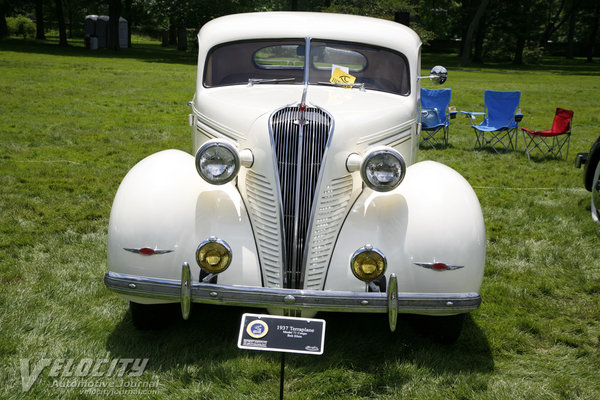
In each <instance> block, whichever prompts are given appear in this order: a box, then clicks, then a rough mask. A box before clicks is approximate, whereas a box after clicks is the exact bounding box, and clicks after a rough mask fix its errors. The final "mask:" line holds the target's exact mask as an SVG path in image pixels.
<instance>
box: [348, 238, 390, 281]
mask: <svg viewBox="0 0 600 400" xmlns="http://www.w3.org/2000/svg"><path fill="white" fill-rule="evenodd" d="M365 255H371V256H373V255H374V256H375V257H377V258H380V262H381V263H382V264H383V266H382V267H381V268H378V269H377V270H376V271H378V272H377V273H376V274H373V275H371V276H368V277H367V276H365V275H361V274H360V273H359V272H357V270H356V268H355V265H356V264H355V263H356V262H357V261H358V260H359V258H360V257H361V256H365ZM350 270H351V271H352V274H353V275H354V276H355V277H356V278H357V279H359V280H361V281H363V282H366V283H369V282H373V281H374V280H376V279H379V278H381V277H382V276H384V275H385V271H386V270H387V258H386V257H385V255H384V254H383V252H382V251H381V250H379V249H377V248H375V247H373V246H372V245H371V244H366V245H364V246H363V247H361V248H360V249H358V250H356V251H355V252H354V254H353V255H352V258H351V259H350Z"/></svg>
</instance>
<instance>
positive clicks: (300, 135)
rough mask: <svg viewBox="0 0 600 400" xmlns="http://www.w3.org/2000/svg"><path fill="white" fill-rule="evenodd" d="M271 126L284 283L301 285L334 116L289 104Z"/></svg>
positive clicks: (277, 115)
mask: <svg viewBox="0 0 600 400" xmlns="http://www.w3.org/2000/svg"><path fill="white" fill-rule="evenodd" d="M271 128H272V133H273V143H274V145H275V155H276V157H277V168H278V176H279V183H280V185H279V186H280V188H281V199H282V207H283V210H282V211H283V220H284V223H283V229H284V232H283V236H284V243H285V253H286V257H285V261H284V262H285V266H284V269H285V271H284V285H285V286H286V287H289V288H301V287H302V285H303V282H302V277H303V274H302V271H303V268H304V264H305V262H304V260H303V256H304V254H305V245H306V240H307V235H308V233H309V232H308V230H309V227H310V217H311V210H312V208H313V202H314V201H315V193H316V191H317V183H318V180H319V173H320V170H321V163H322V161H323V156H324V153H325V148H326V146H327V141H328V139H329V133H330V130H331V118H330V117H329V115H327V114H326V113H325V112H323V111H321V110H319V109H317V108H306V109H303V110H301V109H300V108H299V107H286V108H284V109H281V110H279V111H277V112H276V113H274V114H273V116H272V117H271Z"/></svg>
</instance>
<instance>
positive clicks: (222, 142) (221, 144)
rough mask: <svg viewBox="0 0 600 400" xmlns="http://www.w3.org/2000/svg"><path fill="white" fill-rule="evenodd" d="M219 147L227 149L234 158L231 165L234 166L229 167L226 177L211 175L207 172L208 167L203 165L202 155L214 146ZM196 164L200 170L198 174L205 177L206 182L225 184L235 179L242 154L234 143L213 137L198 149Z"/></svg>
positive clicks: (197, 169)
mask: <svg viewBox="0 0 600 400" xmlns="http://www.w3.org/2000/svg"><path fill="white" fill-rule="evenodd" d="M215 147H216V148H218V149H220V150H225V151H227V152H228V153H229V154H230V155H231V159H232V160H233V163H232V164H231V165H230V166H231V167H232V168H229V167H227V168H226V170H227V169H229V172H228V174H227V176H225V177H224V178H219V177H216V178H215V176H214V175H213V176H209V174H207V173H206V169H205V168H204V166H203V165H202V156H203V155H204V154H206V152H207V151H208V150H210V149H213V148H215ZM195 164H196V171H198V175H200V177H201V178H202V179H204V180H205V181H206V182H208V183H210V184H213V185H224V184H226V183H229V182H231V181H232V180H234V179H235V178H236V177H237V175H238V173H239V171H240V164H241V163H240V154H239V152H238V150H237V149H236V147H235V146H234V145H233V144H232V143H229V142H228V141H225V140H222V139H211V140H209V141H207V142H205V143H204V144H202V146H200V148H199V149H198V151H197V152H196V157H195Z"/></svg>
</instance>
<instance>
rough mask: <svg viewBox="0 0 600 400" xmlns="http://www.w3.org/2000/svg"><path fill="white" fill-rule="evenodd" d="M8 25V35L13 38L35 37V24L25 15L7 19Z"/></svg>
mask: <svg viewBox="0 0 600 400" xmlns="http://www.w3.org/2000/svg"><path fill="white" fill-rule="evenodd" d="M6 24H7V25H8V33H9V34H10V35H12V36H17V35H18V36H23V38H26V37H27V36H32V37H33V36H35V22H33V21H32V20H31V19H29V18H27V17H26V16H24V15H17V16H16V17H7V18H6Z"/></svg>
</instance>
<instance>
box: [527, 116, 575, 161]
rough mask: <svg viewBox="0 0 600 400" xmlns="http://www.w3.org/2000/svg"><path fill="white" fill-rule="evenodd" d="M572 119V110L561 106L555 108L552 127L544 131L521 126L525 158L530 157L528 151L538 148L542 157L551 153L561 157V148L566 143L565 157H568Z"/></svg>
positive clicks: (557, 157)
mask: <svg viewBox="0 0 600 400" xmlns="http://www.w3.org/2000/svg"><path fill="white" fill-rule="evenodd" d="M572 120H573V111H571V110H565V109H562V108H557V109H556V114H555V115H554V122H553V123H552V129H548V130H546V131H532V130H529V129H526V128H521V130H522V131H523V141H524V142H525V152H526V153H527V158H528V159H531V157H530V155H529V154H530V153H531V152H532V151H533V150H535V149H538V150H539V151H540V152H541V153H542V157H546V156H547V155H552V156H553V157H554V158H556V159H561V158H562V149H563V147H564V145H565V144H566V145H567V152H566V155H565V159H566V158H567V157H569V141H570V139H571V121H572Z"/></svg>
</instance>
